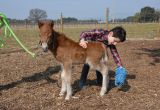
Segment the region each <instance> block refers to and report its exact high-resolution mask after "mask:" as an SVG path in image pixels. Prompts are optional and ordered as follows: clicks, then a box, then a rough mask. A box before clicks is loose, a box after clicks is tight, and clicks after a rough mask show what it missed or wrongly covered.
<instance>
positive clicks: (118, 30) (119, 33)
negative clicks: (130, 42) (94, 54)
mask: <svg viewBox="0 0 160 110" xmlns="http://www.w3.org/2000/svg"><path fill="white" fill-rule="evenodd" d="M125 40H126V31H125V30H124V29H123V28H122V27H120V26H117V27H115V28H113V29H111V30H110V31H109V35H108V42H109V44H113V45H116V44H117V43H118V42H124V41H125Z"/></svg>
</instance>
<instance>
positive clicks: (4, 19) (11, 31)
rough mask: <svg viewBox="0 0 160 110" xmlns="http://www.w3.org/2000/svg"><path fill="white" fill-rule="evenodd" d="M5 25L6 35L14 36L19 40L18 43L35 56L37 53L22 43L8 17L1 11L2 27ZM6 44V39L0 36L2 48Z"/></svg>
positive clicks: (0, 46) (0, 25)
mask: <svg viewBox="0 0 160 110" xmlns="http://www.w3.org/2000/svg"><path fill="white" fill-rule="evenodd" d="M3 26H5V36H6V37H8V38H9V37H10V36H13V38H14V39H15V40H16V41H17V42H18V44H19V45H20V46H21V47H22V48H23V49H24V50H25V51H26V52H27V53H29V54H30V55H31V56H32V57H35V56H36V55H35V53H32V52H31V51H29V50H28V49H27V48H26V47H25V46H24V45H23V44H22V43H21V41H20V40H19V39H18V37H17V36H16V35H15V33H14V32H13V30H12V29H11V27H10V26H9V22H8V20H7V17H6V16H5V15H4V14H2V13H0V28H2V27H3ZM4 45H5V42H4V40H3V39H2V37H1V36H0V48H2V47H3V46H4Z"/></svg>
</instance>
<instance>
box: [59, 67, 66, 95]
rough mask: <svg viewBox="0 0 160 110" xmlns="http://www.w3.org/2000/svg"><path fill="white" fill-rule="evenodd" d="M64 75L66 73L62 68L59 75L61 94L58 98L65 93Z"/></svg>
mask: <svg viewBox="0 0 160 110" xmlns="http://www.w3.org/2000/svg"><path fill="white" fill-rule="evenodd" d="M65 75H66V71H65V70H64V68H62V73H61V80H62V86H61V92H60V93H59V96H63V95H64V94H65V92H66V91H67V85H66V82H65Z"/></svg>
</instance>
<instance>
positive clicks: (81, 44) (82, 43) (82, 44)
mask: <svg viewBox="0 0 160 110" xmlns="http://www.w3.org/2000/svg"><path fill="white" fill-rule="evenodd" d="M87 43H88V42H87V41H84V40H81V41H80V43H79V45H80V46H82V47H83V48H87Z"/></svg>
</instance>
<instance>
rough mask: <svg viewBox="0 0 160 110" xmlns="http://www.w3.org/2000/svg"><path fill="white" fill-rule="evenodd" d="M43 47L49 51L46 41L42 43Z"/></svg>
mask: <svg viewBox="0 0 160 110" xmlns="http://www.w3.org/2000/svg"><path fill="white" fill-rule="evenodd" d="M42 49H43V51H44V52H47V51H48V45H47V43H46V42H43V43H42Z"/></svg>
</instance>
